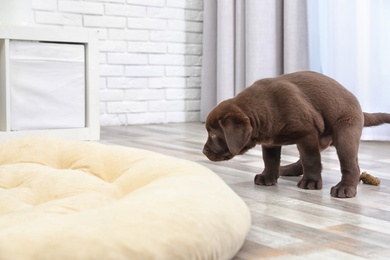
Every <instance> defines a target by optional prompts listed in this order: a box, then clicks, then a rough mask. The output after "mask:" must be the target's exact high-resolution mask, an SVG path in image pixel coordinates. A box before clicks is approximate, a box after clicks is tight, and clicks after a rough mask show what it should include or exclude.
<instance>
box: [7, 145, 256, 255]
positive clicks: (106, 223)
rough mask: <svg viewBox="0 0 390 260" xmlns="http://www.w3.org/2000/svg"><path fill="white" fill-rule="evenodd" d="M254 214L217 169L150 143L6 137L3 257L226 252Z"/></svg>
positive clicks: (231, 251) (240, 241) (234, 248)
mask: <svg viewBox="0 0 390 260" xmlns="http://www.w3.org/2000/svg"><path fill="white" fill-rule="evenodd" d="M249 227H250V213H249V210H248V208H247V206H246V205H245V203H244V202H243V201H242V199H241V198H239V197H238V196H237V195H236V194H235V193H234V192H233V191H232V190H231V189H230V188H229V187H228V186H227V185H226V184H225V183H224V182H223V181H222V180H221V179H220V178H219V177H218V176H217V175H216V174H215V173H213V172H212V171H210V170H209V169H207V168H205V167H203V166H201V165H199V164H197V163H194V162H190V161H186V160H181V159H177V158H173V157H169V156H165V155H162V154H158V153H154V152H151V151H146V150H140V149H134V148H128V147H121V146H109V145H103V144H99V143H92V142H83V141H66V140H60V139H49V138H28V139H15V140H10V141H6V142H4V143H2V144H0V259H229V258H232V257H233V256H234V255H235V254H236V253H237V252H238V250H239V249H240V247H241V246H242V244H243V242H244V240H245V237H246V235H247V233H248V231H249Z"/></svg>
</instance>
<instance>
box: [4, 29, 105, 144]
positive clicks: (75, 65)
mask: <svg viewBox="0 0 390 260" xmlns="http://www.w3.org/2000/svg"><path fill="white" fill-rule="evenodd" d="M97 42H98V40H97V32H96V31H92V30H86V29H48V28H29V27H4V26H3V27H1V26H0V139H6V138H10V137H13V136H15V137H18V136H33V135H35V136H37V135H39V136H52V137H62V138H71V139H83V140H97V139H99V135H100V126H99V95H98V91H99V87H98V71H97V69H98V61H97V57H98V51H97Z"/></svg>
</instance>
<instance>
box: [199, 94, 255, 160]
mask: <svg viewBox="0 0 390 260" xmlns="http://www.w3.org/2000/svg"><path fill="white" fill-rule="evenodd" d="M206 130H207V132H208V138H207V142H206V144H205V145H204V148H203V153H204V154H205V155H206V156H207V158H209V159H210V160H211V161H223V160H229V159H231V158H233V157H234V156H236V155H237V154H243V153H245V152H246V151H247V150H249V149H250V148H252V147H254V146H255V145H256V143H255V141H252V140H251V134H252V126H251V124H250V120H249V118H248V117H247V116H246V115H245V114H244V113H243V112H242V110H241V109H240V108H239V107H237V106H236V105H234V103H232V102H231V101H230V100H226V101H223V102H222V103H220V104H219V105H218V106H217V107H215V108H214V109H213V110H212V111H211V112H210V113H209V115H208V116H207V119H206Z"/></svg>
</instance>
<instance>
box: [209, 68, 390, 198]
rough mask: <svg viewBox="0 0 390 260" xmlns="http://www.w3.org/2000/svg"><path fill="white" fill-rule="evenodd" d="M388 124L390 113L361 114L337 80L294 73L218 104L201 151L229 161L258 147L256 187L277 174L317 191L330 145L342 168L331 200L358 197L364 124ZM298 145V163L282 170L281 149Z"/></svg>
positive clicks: (258, 84)
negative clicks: (294, 178) (295, 178)
mask: <svg viewBox="0 0 390 260" xmlns="http://www.w3.org/2000/svg"><path fill="white" fill-rule="evenodd" d="M384 123H390V114H386V113H364V112H362V110H361V107H360V105H359V102H358V100H357V99H356V97H355V96H354V95H353V94H352V93H351V92H349V91H348V90H347V89H346V88H344V87H343V86H342V85H340V84H339V83H338V82H336V81H335V80H333V79H331V78H329V77H327V76H324V75H322V74H319V73H315V72H309V71H306V72H296V73H291V74H285V75H282V76H279V77H276V78H267V79H262V80H259V81H256V82H255V83H254V84H253V85H252V86H250V87H248V88H247V89H245V90H244V91H242V92H241V93H239V94H238V95H237V96H236V97H234V98H231V99H228V100H225V101H223V102H221V103H220V104H219V105H218V106H216V107H215V108H214V109H213V110H212V111H211V112H210V113H209V115H208V117H207V119H206V129H207V131H208V139H207V142H206V144H205V145H204V149H203V153H204V154H205V155H206V156H207V157H208V158H209V159H210V160H211V161H222V160H229V159H231V158H233V157H234V156H236V155H238V154H243V153H245V152H246V151H248V150H249V149H251V148H253V147H254V146H256V145H257V144H261V146H262V153H263V160H264V170H263V172H262V173H261V174H257V175H256V177H255V180H254V181H255V184H258V185H274V184H276V183H277V180H278V178H279V176H280V175H285V176H286V175H289V176H298V175H302V174H303V176H302V178H301V180H300V181H299V182H298V187H299V188H302V189H321V188H322V179H321V170H322V167H321V155H320V152H321V151H323V150H324V149H326V148H327V147H328V146H330V145H332V146H334V147H335V148H336V151H337V155H338V158H339V161H340V167H341V174H342V177H341V181H340V182H339V183H338V184H336V185H335V186H334V187H332V189H331V191H330V193H331V195H332V196H334V197H339V198H350V197H353V196H355V195H356V188H357V184H358V182H359V176H360V169H359V165H358V149H359V143H360V137H361V134H362V129H363V127H364V126H376V125H381V124H384ZM290 144H296V145H297V147H298V151H299V155H300V159H299V160H298V161H297V162H296V163H293V164H290V165H287V166H282V167H281V166H280V153H281V147H282V145H290Z"/></svg>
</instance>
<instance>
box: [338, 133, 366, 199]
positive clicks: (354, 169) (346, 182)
mask: <svg viewBox="0 0 390 260" xmlns="http://www.w3.org/2000/svg"><path fill="white" fill-rule="evenodd" d="M361 132H362V128H361V127H359V126H354V127H353V126H348V127H343V128H342V129H339V130H338V131H335V133H336V134H335V138H334V146H335V148H336V151H337V155H338V157H339V161H340V168H341V175H342V177H341V181H340V182H339V183H338V184H337V185H336V186H334V187H332V189H331V190H330V194H331V195H332V196H333V197H339V198H351V197H354V196H355V195H356V188H357V185H358V183H359V177H360V168H359V164H358V150H359V144H360V136H361Z"/></svg>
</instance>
